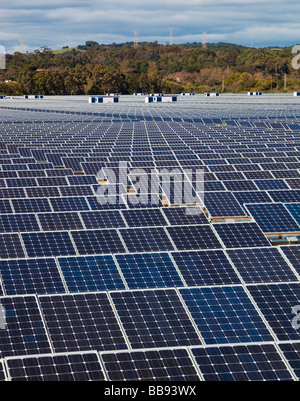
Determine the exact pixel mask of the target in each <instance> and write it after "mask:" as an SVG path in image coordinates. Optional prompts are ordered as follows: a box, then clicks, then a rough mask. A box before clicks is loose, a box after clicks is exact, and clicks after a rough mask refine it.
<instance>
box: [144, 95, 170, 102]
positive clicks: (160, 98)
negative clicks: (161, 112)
mask: <svg viewBox="0 0 300 401" xmlns="http://www.w3.org/2000/svg"><path fill="white" fill-rule="evenodd" d="M173 102H177V96H151V95H150V96H146V97H145V103H173Z"/></svg>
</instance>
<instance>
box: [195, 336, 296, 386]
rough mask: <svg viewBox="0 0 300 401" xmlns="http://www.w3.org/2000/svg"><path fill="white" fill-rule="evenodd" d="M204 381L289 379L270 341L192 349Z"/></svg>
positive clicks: (289, 374)
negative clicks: (268, 342)
mask: <svg viewBox="0 0 300 401" xmlns="http://www.w3.org/2000/svg"><path fill="white" fill-rule="evenodd" d="M192 353H193V355H194V357H195V360H196V362H197V364H198V367H199V369H200V372H201V374H202V375H203V377H204V380H205V381H226V382H227V381H272V382H274V381H287V380H288V381H292V380H293V378H292V376H291V373H290V372H289V370H288V369H287V367H286V365H285V363H284V361H283V360H282V357H281V355H280V354H279V352H278V350H277V349H276V348H275V346H274V345H273V344H261V345H259V344H257V345H241V346H234V347H229V346H227V347H219V348H214V347H213V348H193V349H192Z"/></svg>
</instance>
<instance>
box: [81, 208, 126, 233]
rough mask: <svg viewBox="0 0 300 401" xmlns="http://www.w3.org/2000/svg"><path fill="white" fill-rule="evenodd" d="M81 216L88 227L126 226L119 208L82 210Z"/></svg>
mask: <svg viewBox="0 0 300 401" xmlns="http://www.w3.org/2000/svg"><path fill="white" fill-rule="evenodd" d="M80 216H81V218H82V220H83V222H84V225H85V227H86V228H87V229H93V228H119V227H126V224H125V222H124V220H123V219H122V216H121V214H120V212H119V211H118V210H109V211H92V212H81V213H80Z"/></svg>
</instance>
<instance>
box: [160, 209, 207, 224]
mask: <svg viewBox="0 0 300 401" xmlns="http://www.w3.org/2000/svg"><path fill="white" fill-rule="evenodd" d="M163 212H164V214H165V216H166V217H167V219H168V221H169V223H170V224H171V225H172V226H180V225H202V224H208V220H207V218H206V216H205V214H204V213H203V210H202V209H201V208H200V207H188V208H186V207H180V208H179V207H176V208H175V207H174V208H164V209H163Z"/></svg>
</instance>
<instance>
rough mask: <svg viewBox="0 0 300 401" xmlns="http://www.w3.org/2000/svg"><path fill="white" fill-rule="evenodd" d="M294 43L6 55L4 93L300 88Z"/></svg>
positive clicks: (101, 47)
mask: <svg viewBox="0 0 300 401" xmlns="http://www.w3.org/2000/svg"><path fill="white" fill-rule="evenodd" d="M294 56H295V55H293V54H292V53H291V48H274V47H272V48H271V47H270V48H261V49H256V48H247V47H244V46H239V45H235V44H231V43H222V42H221V43H216V44H208V46H207V49H202V44H201V43H184V44H179V45H172V46H170V45H161V44H158V43H157V42H153V43H152V42H151V43H140V44H139V46H138V47H137V48H134V47H133V43H131V42H128V43H121V44H116V43H112V44H110V45H105V44H98V43H97V42H94V41H88V42H86V43H85V45H78V46H76V47H73V48H68V47H65V48H63V49H60V50H51V49H49V48H47V47H43V48H41V49H37V50H36V51H35V52H34V53H32V54H21V53H15V54H14V55H7V70H0V82H5V81H13V82H10V83H9V84H5V83H3V84H0V92H4V93H6V94H7V95H17V94H22V93H41V94H44V95H81V94H101V93H106V92H119V93H134V92H157V91H158V92H168V93H180V92H182V91H193V92H199V93H201V92H204V91H208V90H216V91H224V92H237V93H238V92H245V91H247V90H262V91H274V90H276V91H283V90H284V89H285V87H284V79H285V74H287V81H286V82H287V84H286V89H287V90H291V91H292V90H299V89H300V74H299V70H294V69H293V68H292V59H293V57H294Z"/></svg>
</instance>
